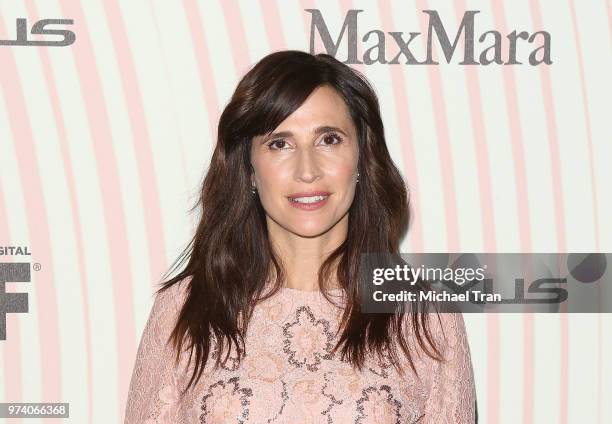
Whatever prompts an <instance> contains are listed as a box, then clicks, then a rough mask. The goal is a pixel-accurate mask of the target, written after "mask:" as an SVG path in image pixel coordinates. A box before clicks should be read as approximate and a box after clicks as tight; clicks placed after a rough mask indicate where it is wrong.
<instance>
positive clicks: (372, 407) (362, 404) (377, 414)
mask: <svg viewBox="0 0 612 424" xmlns="http://www.w3.org/2000/svg"><path fill="white" fill-rule="evenodd" d="M361 393H362V394H363V396H362V397H360V398H359V399H358V400H357V418H355V424H359V423H362V422H363V421H362V420H363V419H364V418H366V417H369V418H370V420H369V422H374V423H382V422H388V421H389V419H390V418H393V417H395V423H396V424H400V418H401V414H400V408H401V407H402V403H401V402H400V401H398V400H397V399H395V397H394V396H393V393H391V387H389V386H388V385H386V384H384V385H381V386H379V387H378V388H376V387H375V386H368V387H366V388H365V389H363V390H362V392H361Z"/></svg>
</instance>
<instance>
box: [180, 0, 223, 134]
mask: <svg viewBox="0 0 612 424" xmlns="http://www.w3.org/2000/svg"><path fill="white" fill-rule="evenodd" d="M183 7H184V9H185V19H186V20H187V24H188V26H189V33H190V35H191V44H192V46H193V49H194V51H195V58H196V62H197V65H198V76H199V78H200V88H201V90H202V99H203V100H204V103H205V104H206V109H207V113H208V121H209V122H210V141H211V144H213V145H214V144H215V143H216V140H217V131H216V126H217V124H218V121H219V117H220V113H221V112H220V110H219V109H220V108H219V99H218V98H217V91H216V88H215V79H214V75H215V74H214V73H213V70H212V65H211V63H210V57H211V55H210V51H209V50H208V41H207V40H206V35H205V33H204V28H203V26H202V25H203V24H202V21H201V19H199V16H200V12H199V10H198V4H197V3H196V2H195V1H194V0H183Z"/></svg>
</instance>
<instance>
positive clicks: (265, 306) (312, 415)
mask: <svg viewBox="0 0 612 424" xmlns="http://www.w3.org/2000/svg"><path fill="white" fill-rule="evenodd" d="M185 286H186V284H185V283H184V282H181V283H180V285H179V284H175V285H174V286H172V287H171V288H170V289H168V290H166V291H164V292H162V293H161V294H160V295H158V296H157V297H156V299H155V302H154V305H153V308H152V310H151V313H150V316H149V319H148V321H147V324H146V327H145V330H144V332H143V335H142V340H141V342H140V345H139V348H138V353H137V357H136V364H135V367H134V372H133V375H132V380H131V384H130V388H129V394H128V400H127V408H126V415H125V424H136V423H139V424H140V423H145V424H153V423H160V424H161V423H172V424H179V423H211V424H212V423H257V424H260V423H271V422H274V423H292V424H295V423H336V424H339V423H363V424H365V423H371V424H374V423H376V424H384V423H414V422H418V423H473V422H474V420H475V398H476V396H475V389H474V379H473V371H472V364H471V359H470V351H469V347H468V343H467V338H466V333H465V327H464V321H463V317H462V315H461V314H453V313H445V314H440V318H441V325H440V324H439V323H438V320H437V319H435V316H436V315H435V314H434V315H431V318H432V319H431V320H430V323H431V324H430V328H431V329H432V332H433V334H434V337H435V338H436V340H441V341H442V342H443V344H442V345H441V346H442V348H443V354H444V356H445V358H446V361H445V362H436V361H434V360H432V359H431V358H429V357H428V356H426V355H425V354H424V353H421V354H419V355H413V360H414V362H415V366H416V368H417V370H418V376H419V379H417V378H416V377H415V376H414V373H413V372H412V370H411V369H410V368H409V366H408V365H407V363H406V364H405V369H406V370H407V371H406V372H405V373H404V375H403V376H402V375H400V374H398V372H397V371H396V369H395V368H394V367H393V366H391V365H390V364H389V363H388V362H386V361H380V360H378V359H377V358H376V357H374V356H370V357H369V358H368V360H367V362H366V364H367V365H366V367H364V368H363V370H362V371H361V372H359V371H357V370H354V369H353V368H352V367H351V365H350V364H349V363H348V362H344V361H341V360H340V359H339V353H335V354H334V355H332V354H330V351H331V349H332V348H333V347H334V340H335V337H334V335H335V333H336V331H335V330H336V329H337V325H338V322H339V318H340V312H341V311H340V309H339V308H337V307H335V306H334V305H332V304H331V303H329V302H327V301H326V300H325V298H324V297H323V296H322V295H321V294H320V292H308V291H301V290H296V289H291V288H284V289H282V291H281V292H280V293H278V294H277V295H275V296H274V297H273V298H271V299H268V300H266V301H263V302H261V303H259V304H258V305H257V307H256V309H255V312H254V315H253V318H252V321H251V323H250V325H249V329H248V332H247V335H246V338H245V342H246V352H245V354H246V356H245V357H244V358H243V360H242V362H240V363H238V362H237V361H236V360H235V357H236V355H235V352H232V356H230V360H228V362H227V363H226V365H225V367H223V368H222V369H218V370H214V372H213V371H212V370H213V368H212V363H213V362H214V361H213V360H209V361H208V363H207V365H206V368H205V370H204V373H203V374H202V377H201V379H200V381H199V382H198V384H197V385H196V386H195V388H194V387H192V388H191V389H190V390H189V391H188V392H187V393H186V394H185V395H184V396H183V397H182V398H181V397H180V396H179V392H178V388H179V387H185V385H186V383H187V382H188V381H189V377H191V370H192V369H189V371H186V369H185V367H184V366H185V365H186V364H187V362H186V360H187V358H186V357H187V356H188V354H185V355H184V356H185V358H182V363H180V364H179V365H178V366H175V365H174V356H173V354H174V352H173V350H172V347H171V345H170V344H168V345H166V344H165V341H166V339H167V338H168V335H169V334H170V331H171V330H172V328H173V325H174V320H175V319H176V316H177V313H178V311H179V306H180V305H182V303H181V301H182V299H183V298H184V295H185ZM334 293H335V294H337V295H340V291H335V292H334ZM442 329H443V330H444V335H443V333H442ZM439 346H440V345H439ZM400 352H401V351H400ZM212 356H213V357H214V356H215V353H213V354H212ZM401 357H402V358H404V356H401Z"/></svg>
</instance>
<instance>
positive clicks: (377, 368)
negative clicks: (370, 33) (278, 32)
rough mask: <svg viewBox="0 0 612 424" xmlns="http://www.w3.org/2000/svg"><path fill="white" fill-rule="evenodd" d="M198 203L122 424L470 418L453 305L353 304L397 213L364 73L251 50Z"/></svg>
mask: <svg viewBox="0 0 612 424" xmlns="http://www.w3.org/2000/svg"><path fill="white" fill-rule="evenodd" d="M199 206H200V207H201V208H202V209H201V210H202V217H201V220H200V222H199V225H198V228H197V231H196V233H195V236H194V237H193V239H192V241H191V243H190V245H189V247H188V248H187V249H186V251H185V252H183V254H182V255H181V258H182V259H181V258H179V259H180V263H183V262H184V261H185V259H186V258H187V256H188V262H187V265H186V266H185V268H184V269H183V271H182V272H180V273H179V274H178V275H177V276H176V277H174V278H172V279H170V280H168V281H167V282H166V283H164V285H163V287H161V288H160V290H159V291H158V293H157V296H156V299H155V302H154V305H153V308H152V311H151V314H150V316H149V320H148V322H147V324H146V327H145V330H144V333H143V336H142V340H141V343H140V346H139V349H138V354H137V359H136V365H135V369H134V373H133V376H132V381H131V385H130V391H129V396H128V404H127V410H126V420H125V422H126V423H128V424H131V423H143V422H144V423H229V422H232V423H234V422H238V423H242V422H252V423H266V422H278V423H319V422H321V423H323V422H325V423H349V422H350V423H411V422H419V423H423V422H430V423H446V422H452V423H455V422H462V423H463V422H474V416H475V391H474V382H473V373H472V365H471V360H470V352H469V348H468V344H467V339H466V334H465V328H464V323H463V318H462V316H461V314H459V313H456V314H454V313H446V314H431V313H417V312H411V313H410V314H408V313H395V314H362V313H360V301H359V296H358V294H359V291H358V284H357V281H359V268H360V258H361V253H362V252H391V253H397V252H398V249H399V241H400V238H401V236H402V233H403V232H404V231H405V230H406V228H407V224H408V210H409V209H408V200H407V192H406V188H405V184H404V181H403V180H402V177H401V175H400V173H399V172H398V170H397V168H396V167H395V166H394V164H393V162H392V160H391V158H390V157H389V152H388V150H387V147H386V144H385V139H384V130H383V123H382V120H381V117H380V111H379V105H378V100H377V98H376V95H375V93H374V91H373V89H372V88H371V87H370V85H369V84H368V82H367V81H366V80H365V78H364V77H363V76H362V75H360V74H359V73H358V72H356V71H355V70H353V69H351V68H350V67H348V66H346V65H344V64H342V63H341V62H339V61H337V60H336V59H334V58H333V57H332V56H329V55H325V54H319V55H310V54H308V53H304V52H299V51H281V52H275V53H272V54H270V55H268V56H266V57H265V58H263V59H262V60H261V61H260V62H258V63H257V64H256V65H255V66H254V67H253V68H252V69H251V70H250V71H249V72H248V73H247V74H246V75H245V76H244V77H243V78H242V80H241V81H240V83H239V84H238V87H237V88H236V91H235V92H234V94H233V96H232V98H231V100H230V102H229V104H228V105H227V106H226V107H225V110H224V111H223V113H222V115H221V118H220V121H219V128H218V141H217V145H216V147H215V151H214V153H213V156H212V160H211V165H210V169H209V171H208V173H207V176H206V178H205V180H204V183H203V187H202V191H201V196H200V199H199ZM175 265H176V264H175ZM173 268H176V267H173Z"/></svg>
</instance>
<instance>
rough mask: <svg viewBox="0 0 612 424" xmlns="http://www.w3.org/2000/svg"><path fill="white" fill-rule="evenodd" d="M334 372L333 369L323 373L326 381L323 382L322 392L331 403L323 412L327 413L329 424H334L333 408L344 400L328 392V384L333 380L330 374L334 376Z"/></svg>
mask: <svg viewBox="0 0 612 424" xmlns="http://www.w3.org/2000/svg"><path fill="white" fill-rule="evenodd" d="M333 374H334V373H333V371H328V372H326V373H324V374H323V380H324V381H325V383H324V384H323V387H322V388H321V394H322V395H323V396H324V397H326V398H328V399H329V401H330V402H329V405H328V406H327V408H325V409H324V410H323V411H322V412H321V414H323V415H325V416H326V417H327V422H328V424H332V423H333V422H334V421H333V419H332V417H331V415H330V413H331V410H332V408H333V407H334V406H336V405H341V404H342V403H343V402H344V401H343V400H337V399H336V397H335V396H334V395H332V394H331V393H326V392H325V391H326V389H327V386H328V385H329V383H330V382H331V381H332V380H331V379H330V376H332V375H333Z"/></svg>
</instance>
